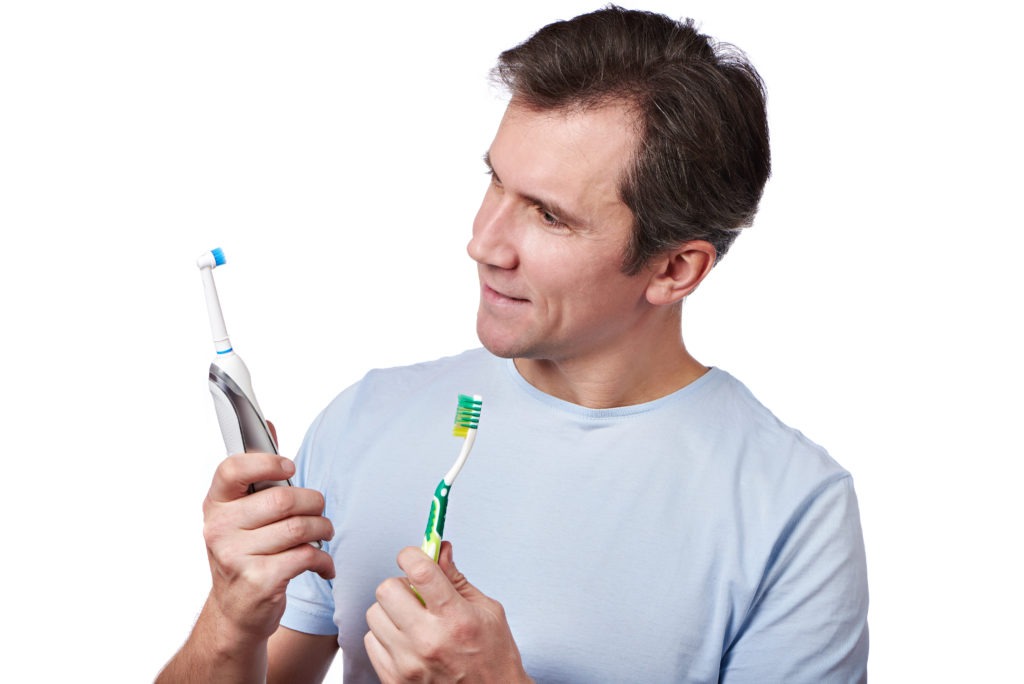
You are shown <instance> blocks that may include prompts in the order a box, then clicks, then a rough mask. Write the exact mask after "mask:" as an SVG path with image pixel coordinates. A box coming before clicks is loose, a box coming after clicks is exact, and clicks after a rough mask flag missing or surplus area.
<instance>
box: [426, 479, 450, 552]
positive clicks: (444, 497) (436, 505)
mask: <svg viewBox="0 0 1024 684" xmlns="http://www.w3.org/2000/svg"><path fill="white" fill-rule="evenodd" d="M450 489H451V486H450V485H448V484H447V483H446V482H445V481H444V480H443V479H442V480H441V481H440V482H439V483H438V484H437V489H435V490H434V498H433V500H432V501H431V502H430V516H429V517H428V518H427V529H426V530H425V531H424V532H423V545H422V546H420V548H421V549H423V553H425V554H427V555H428V556H430V557H431V558H433V559H434V562H435V563H436V562H437V558H438V556H439V555H440V554H441V538H442V537H443V536H444V518H445V514H446V513H447V512H448V492H449V490H450Z"/></svg>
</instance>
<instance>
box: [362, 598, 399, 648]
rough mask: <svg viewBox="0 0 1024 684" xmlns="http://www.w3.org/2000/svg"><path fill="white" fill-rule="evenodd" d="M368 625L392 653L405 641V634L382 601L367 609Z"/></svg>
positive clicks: (382, 644)
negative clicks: (393, 620) (385, 608)
mask: <svg viewBox="0 0 1024 684" xmlns="http://www.w3.org/2000/svg"><path fill="white" fill-rule="evenodd" d="M366 626H367V627H369V628H370V632H371V633H372V634H373V636H374V638H375V639H376V640H377V642H378V643H379V644H380V645H381V646H382V647H383V648H384V649H386V650H387V651H388V653H391V652H392V650H393V648H394V647H395V646H397V645H398V644H399V643H401V642H402V641H404V638H405V637H404V635H403V634H402V632H401V631H400V630H399V629H398V627H396V626H395V623H394V622H392V621H391V617H390V616H389V615H388V614H387V611H386V610H384V607H383V606H382V605H381V604H380V602H377V603H374V604H373V605H372V606H370V607H369V608H368V609H367V610H366Z"/></svg>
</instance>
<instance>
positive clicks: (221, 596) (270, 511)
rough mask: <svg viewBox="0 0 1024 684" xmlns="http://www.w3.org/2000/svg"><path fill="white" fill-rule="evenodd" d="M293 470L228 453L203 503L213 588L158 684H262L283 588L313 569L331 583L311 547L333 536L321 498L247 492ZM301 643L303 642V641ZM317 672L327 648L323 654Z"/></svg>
mask: <svg viewBox="0 0 1024 684" xmlns="http://www.w3.org/2000/svg"><path fill="white" fill-rule="evenodd" d="M294 474H295V464H293V463H292V462H291V461H290V460H288V459H287V458H282V457H281V456H277V455H274V454H258V453H250V454H235V455H233V456H229V457H228V458H227V459H225V460H224V461H223V462H222V463H221V464H220V466H218V468H217V471H216V472H215V473H214V476H213V482H212V484H211V485H210V491H209V492H208V493H207V495H206V500H205V501H204V502H203V520H204V522H203V536H204V537H205V538H206V552H207V556H208V557H209V561H210V573H211V575H212V577H213V588H212V589H211V590H210V596H209V598H208V599H207V601H206V605H204V606H203V610H202V612H201V613H200V615H199V619H198V620H197V621H196V624H195V627H194V628H193V629H192V634H191V635H190V636H189V638H188V641H187V642H186V643H185V645H184V646H182V648H181V650H179V651H178V653H177V654H176V655H175V656H174V657H173V658H172V659H171V661H170V662H169V663H168V664H167V665H166V666H165V667H164V670H163V671H162V672H161V674H160V676H159V677H158V678H157V681H158V682H160V683H161V684H163V683H164V682H190V681H211V682H212V681H225V682H226V681H238V682H243V681H264V680H265V679H266V677H267V641H268V639H269V637H270V636H271V635H272V634H274V632H275V631H277V629H278V623H279V622H280V620H281V615H282V614H283V613H284V609H285V590H286V589H287V587H288V581H289V580H290V579H291V578H293V577H295V576H297V575H299V574H300V573H302V572H303V571H304V570H312V571H313V572H316V573H317V574H319V575H320V576H321V577H323V578H325V579H332V578H333V577H334V561H333V560H332V559H331V557H330V556H329V555H328V554H327V553H326V552H324V551H322V550H320V549H318V548H316V547H315V546H314V545H312V544H311V543H310V542H315V541H317V540H329V539H331V538H332V537H333V536H334V528H333V526H332V525H331V521H330V520H328V519H327V518H325V517H324V516H323V510H324V498H323V495H322V494H320V492H318V491H315V490H313V489H305V488H302V487H285V486H279V487H269V488H267V489H264V490H262V491H259V492H255V493H253V494H249V493H248V492H249V485H250V484H252V483H254V482H263V481H266V480H286V479H288V478H290V477H291V476H292V475H294ZM304 636H305V635H304ZM324 654H325V655H324V659H325V660H324V667H325V668H326V665H327V664H329V663H330V656H332V655H333V649H332V650H329V651H324Z"/></svg>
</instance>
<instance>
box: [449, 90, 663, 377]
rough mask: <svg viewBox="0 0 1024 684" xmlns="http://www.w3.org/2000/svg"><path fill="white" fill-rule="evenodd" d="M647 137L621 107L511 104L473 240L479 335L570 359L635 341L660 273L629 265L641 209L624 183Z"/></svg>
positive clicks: (496, 344) (521, 352)
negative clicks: (636, 212)
mask: <svg viewBox="0 0 1024 684" xmlns="http://www.w3.org/2000/svg"><path fill="white" fill-rule="evenodd" d="M635 135H636V134H635V130H634V120H633V118H632V116H630V115H629V114H628V112H627V111H626V109H625V108H624V107H622V106H618V105H609V106H605V107H601V108H598V109H592V110H588V111H583V112H580V111H569V112H566V111H546V112H538V111H534V110H531V109H528V108H526V107H523V106H520V105H517V104H516V103H515V102H514V101H513V103H512V104H511V105H510V106H509V108H508V110H507V111H506V113H505V116H504V118H503V119H502V121H501V125H500V126H499V127H498V132H497V135H496V136H495V138H494V142H493V143H491V148H490V150H489V152H488V154H487V162H488V165H489V166H490V169H491V171H492V182H491V184H490V186H489V187H488V189H487V192H486V194H485V195H484V199H483V203H482V204H481V206H480V210H479V211H478V212H477V215H476V219H475V220H474V222H473V238H472V240H470V243H469V247H468V251H469V254H470V256H471V257H472V258H473V259H474V260H475V261H476V262H477V264H478V270H479V275H480V308H479V311H478V313H477V334H478V335H479V337H480V340H481V342H482V343H483V345H484V346H485V347H487V349H489V350H490V351H491V352H492V353H494V354H496V355H498V356H502V357H514V358H526V359H544V360H550V361H556V362H559V361H568V360H574V359H586V358H595V359H596V358H600V356H601V355H602V354H604V353H607V352H612V353H617V352H621V350H623V349H625V348H626V345H628V344H629V334H630V332H631V331H632V330H633V329H634V328H635V327H636V325H637V324H638V323H639V322H640V321H641V320H642V317H643V316H644V315H645V313H646V312H648V311H649V309H650V305H649V304H648V303H647V302H646V300H645V297H644V292H645V289H646V284H647V281H648V278H647V277H645V275H644V273H643V272H641V274H639V275H637V276H627V275H625V274H623V273H622V270H621V269H622V260H623V254H624V250H625V248H626V245H627V243H628V240H629V236H630V232H631V230H632V225H633V216H632V213H631V212H630V210H629V208H628V207H626V205H625V204H623V203H622V200H621V199H620V198H619V192H618V187H619V179H620V178H621V176H622V173H623V170H624V169H625V167H626V165H627V164H628V162H629V160H630V159H631V156H632V153H633V148H634V145H635Z"/></svg>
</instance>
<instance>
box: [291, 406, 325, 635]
mask: <svg viewBox="0 0 1024 684" xmlns="http://www.w3.org/2000/svg"><path fill="white" fill-rule="evenodd" d="M322 420H323V415H321V416H320V417H318V418H317V419H316V421H314V423H313V425H311V426H310V429H309V430H308V431H307V433H306V438H305V440H304V441H303V443H302V446H301V447H300V449H299V453H298V455H297V456H296V457H295V476H294V477H293V478H292V482H293V483H294V484H295V485H296V486H299V487H311V488H313V489H318V488H319V487H318V486H317V483H318V482H319V481H320V479H322V478H321V477H320V476H318V475H317V474H316V472H314V471H315V469H316V468H317V467H318V466H319V467H323V466H324V463H323V459H317V458H315V457H314V453H315V449H316V447H315V442H316V433H317V429H318V427H319V426H320V423H321V421H322ZM328 544H329V542H324V545H325V546H324V550H326V551H328V552H330V549H329V547H328V546H327V545H328ZM281 625H282V626H284V627H287V628H289V629H294V630H296V631H298V632H304V633H306V634H321V635H326V634H337V633H338V627H337V625H335V624H334V595H333V592H332V586H331V582H330V581H329V580H325V579H323V578H322V577H320V575H318V574H316V573H315V572H310V571H308V570H307V571H306V572H303V573H302V574H301V575H299V576H298V577H296V578H294V579H293V580H292V581H291V582H289V583H288V591H287V604H286V606H285V611H284V615H283V616H282V618H281Z"/></svg>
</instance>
